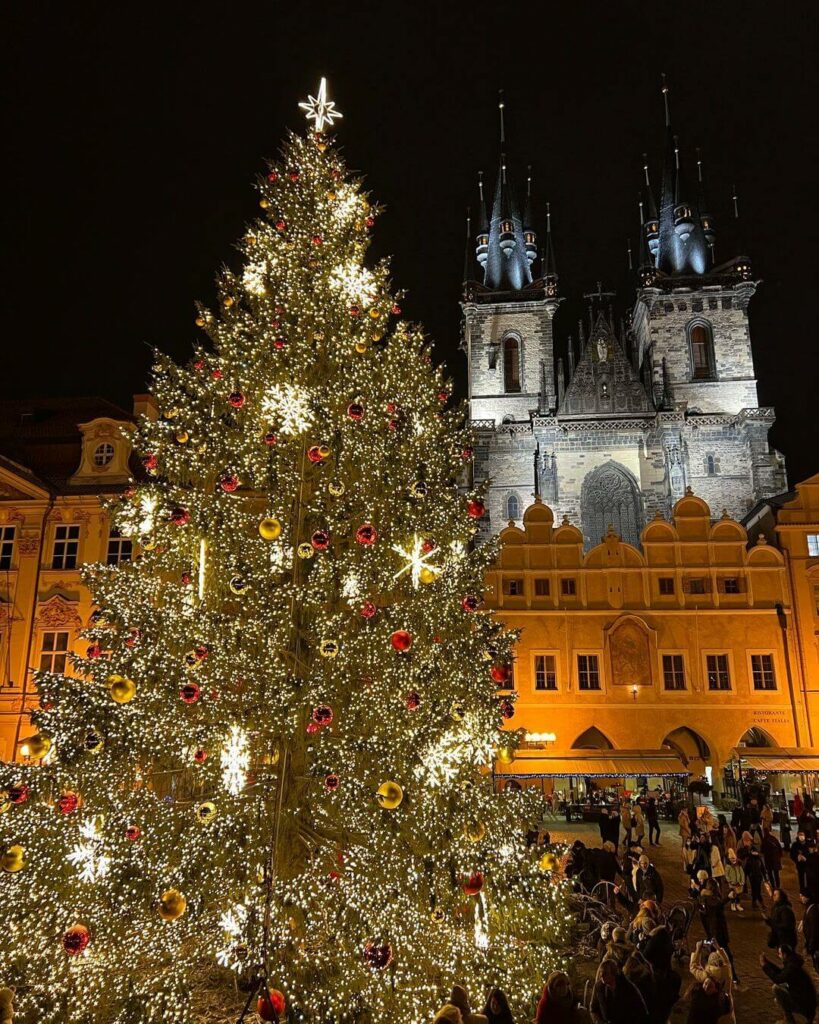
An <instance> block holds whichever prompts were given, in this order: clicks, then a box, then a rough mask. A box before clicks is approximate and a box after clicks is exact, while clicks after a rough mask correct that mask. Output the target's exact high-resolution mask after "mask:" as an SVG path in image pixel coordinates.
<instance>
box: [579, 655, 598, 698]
mask: <svg viewBox="0 0 819 1024" xmlns="http://www.w3.org/2000/svg"><path fill="white" fill-rule="evenodd" d="M577 682H578V686H579V687H580V689H581V690H599V689H600V669H599V666H598V663H597V655H596V654H578V656H577Z"/></svg>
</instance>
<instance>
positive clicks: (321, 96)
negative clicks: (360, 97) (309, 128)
mask: <svg viewBox="0 0 819 1024" xmlns="http://www.w3.org/2000/svg"><path fill="white" fill-rule="evenodd" d="M299 106H300V107H301V109H302V110H304V111H305V117H306V118H307V120H308V121H312V122H313V123H314V127H315V129H316V131H317V132H323V131H324V126H325V125H327V126H328V127H329V128H332V127H333V121H335V120H337V119H338V118H341V117H343V116H344V115H343V114H342V113H341V111H340V110H336V105H335V103H334V102H333V100H328V99H327V79H326V78H322V80H321V82H320V84H319V87H318V96H308V97H307V102H306V103H300V104H299Z"/></svg>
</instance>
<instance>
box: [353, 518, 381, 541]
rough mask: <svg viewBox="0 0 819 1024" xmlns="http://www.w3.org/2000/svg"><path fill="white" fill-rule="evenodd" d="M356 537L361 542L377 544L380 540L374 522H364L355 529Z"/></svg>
mask: <svg viewBox="0 0 819 1024" xmlns="http://www.w3.org/2000/svg"><path fill="white" fill-rule="evenodd" d="M355 539H356V540H357V541H358V543H359V544H375V542H376V541H377V540H378V531H377V530H376V528H375V527H374V526H373V525H372V523H362V524H361V526H359V528H358V529H357V530H356V531H355Z"/></svg>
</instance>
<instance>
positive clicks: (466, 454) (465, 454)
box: [461, 445, 475, 462]
mask: <svg viewBox="0 0 819 1024" xmlns="http://www.w3.org/2000/svg"><path fill="white" fill-rule="evenodd" d="M474 454H475V449H474V448H471V447H470V446H469V445H467V446H466V448H464V449H462V451H461V458H462V459H463V460H464V462H468V461H469V460H470V459H471V458H472V456H473V455H474Z"/></svg>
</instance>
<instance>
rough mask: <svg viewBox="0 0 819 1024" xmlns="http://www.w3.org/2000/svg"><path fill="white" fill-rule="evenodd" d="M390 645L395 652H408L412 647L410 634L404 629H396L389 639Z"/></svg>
mask: <svg viewBox="0 0 819 1024" xmlns="http://www.w3.org/2000/svg"><path fill="white" fill-rule="evenodd" d="M390 643H391V644H392V646H393V647H394V649H395V650H396V651H399V652H404V651H408V650H409V649H410V647H412V633H409V632H407V630H406V629H396V631H395V632H394V633H393V634H392V636H391V637H390Z"/></svg>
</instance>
